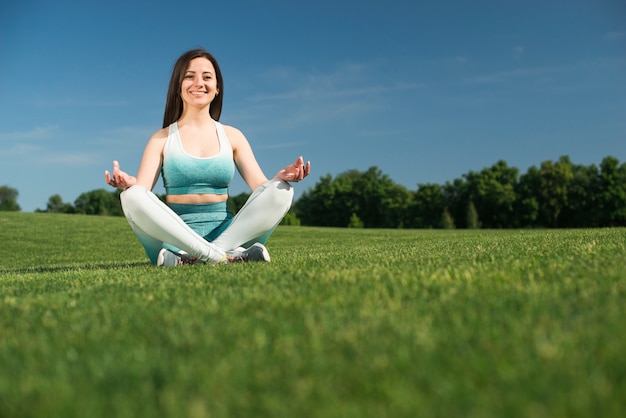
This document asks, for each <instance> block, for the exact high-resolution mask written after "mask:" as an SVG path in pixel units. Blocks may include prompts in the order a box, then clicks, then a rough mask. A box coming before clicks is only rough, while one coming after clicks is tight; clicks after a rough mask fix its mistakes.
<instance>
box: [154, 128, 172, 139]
mask: <svg viewBox="0 0 626 418" xmlns="http://www.w3.org/2000/svg"><path fill="white" fill-rule="evenodd" d="M169 133H170V131H169V128H163V129H159V130H158V131H156V132H155V133H153V134H152V136H151V137H150V141H151V142H152V141H153V140H154V141H165V140H166V139H167V137H168V135H169Z"/></svg>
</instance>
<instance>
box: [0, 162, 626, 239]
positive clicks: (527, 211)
mask: <svg viewBox="0 0 626 418" xmlns="http://www.w3.org/2000/svg"><path fill="white" fill-rule="evenodd" d="M119 194H120V191H107V190H105V189H97V190H92V191H90V192H86V193H82V194H81V195H80V196H79V197H78V198H77V199H76V200H75V201H74V204H71V203H67V202H63V200H62V199H61V196H60V195H58V194H57V195H53V196H51V197H50V198H49V200H48V203H47V205H46V208H45V209H37V210H36V211H37V212H51V213H76V214H85V215H109V216H123V213H122V209H121V206H120V202H119ZM17 196H18V192H17V190H15V189H13V188H11V187H9V186H0V211H2V210H4V211H7V210H9V211H19V210H20V207H19V205H18V204H17ZM159 197H161V198H163V197H164V196H159ZM247 198H248V194H247V193H241V194H239V195H237V196H233V197H231V198H229V201H228V204H229V208H230V210H231V211H232V212H233V213H236V212H237V211H238V210H239V209H240V208H241V206H243V204H244V203H245V201H246V199H247ZM283 224H287V225H307V226H333V227H365V228H584V227H605V226H626V164H625V163H622V164H620V162H619V160H618V159H617V158H615V157H611V156H609V157H605V158H604V159H603V160H602V162H601V163H600V165H599V167H598V166H596V165H590V166H584V165H577V164H573V163H572V162H571V161H570V159H569V157H567V156H563V157H561V158H560V159H559V160H558V161H544V162H542V163H541V165H540V166H539V167H536V166H532V167H530V168H529V169H528V170H527V172H526V173H524V174H521V175H520V173H519V170H518V169H517V168H515V167H509V166H508V165H507V163H506V162H505V161H502V160H501V161H498V162H497V163H495V164H494V165H492V166H491V167H486V168H483V169H482V170H481V171H469V172H468V173H466V174H464V175H462V177H461V178H457V179H455V180H453V181H447V182H446V183H445V184H443V185H441V184H435V183H424V184H422V183H420V184H418V185H417V189H416V190H409V189H407V188H406V187H405V186H402V185H400V184H397V183H395V182H394V181H393V180H392V179H391V178H390V177H389V176H387V175H386V174H384V173H383V172H382V171H381V170H380V169H379V168H378V167H375V166H374V167H370V168H369V169H368V170H366V171H363V172H361V171H358V170H348V171H346V172H344V173H341V174H339V175H337V176H334V177H333V176H332V175H330V174H327V175H325V176H322V177H321V178H320V179H319V181H318V182H317V183H316V184H315V185H314V186H313V187H311V188H309V189H307V190H306V191H305V192H304V193H303V194H302V195H301V196H300V198H299V199H298V200H297V201H296V202H295V203H294V205H293V208H292V210H291V211H290V212H289V213H288V214H287V216H286V217H285V219H284V221H283Z"/></svg>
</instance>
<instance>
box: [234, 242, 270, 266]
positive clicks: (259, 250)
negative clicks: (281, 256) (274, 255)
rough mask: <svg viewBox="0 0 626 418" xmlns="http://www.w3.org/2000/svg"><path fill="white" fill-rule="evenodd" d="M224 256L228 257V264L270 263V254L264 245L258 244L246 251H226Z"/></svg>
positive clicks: (238, 249)
mask: <svg viewBox="0 0 626 418" xmlns="http://www.w3.org/2000/svg"><path fill="white" fill-rule="evenodd" d="M226 255H228V256H229V257H230V260H229V262H230V263H249V262H256V261H262V262H266V263H269V262H270V253H269V252H268V251H267V248H265V245H263V244H261V243H260V242H255V243H254V244H252V245H251V246H250V248H248V249H245V248H243V247H238V248H235V249H234V250H232V251H228V252H227V253H226Z"/></svg>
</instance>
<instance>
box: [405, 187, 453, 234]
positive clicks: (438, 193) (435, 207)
mask: <svg viewBox="0 0 626 418" xmlns="http://www.w3.org/2000/svg"><path fill="white" fill-rule="evenodd" d="M444 207H445V204H444V194H443V187H441V186H440V185H438V184H434V183H429V184H418V186H417V191H416V192H415V193H414V194H413V199H412V201H411V204H410V207H409V209H408V210H409V222H408V226H410V227H414V228H439V227H440V226H441V214H442V213H443V210H444Z"/></svg>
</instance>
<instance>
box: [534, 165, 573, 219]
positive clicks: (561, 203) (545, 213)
mask: <svg viewBox="0 0 626 418" xmlns="http://www.w3.org/2000/svg"><path fill="white" fill-rule="evenodd" d="M539 177H540V182H539V193H538V195H539V217H540V220H541V221H542V223H543V225H544V226H548V227H558V226H561V225H560V223H559V221H560V216H561V212H562V211H563V210H564V209H565V208H567V206H568V197H569V193H568V192H569V188H570V185H571V183H572V180H573V178H574V173H573V171H572V163H571V161H570V159H569V157H567V156H563V157H561V158H560V159H559V161H557V162H556V163H552V161H544V162H542V163H541V168H540V169H539Z"/></svg>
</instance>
